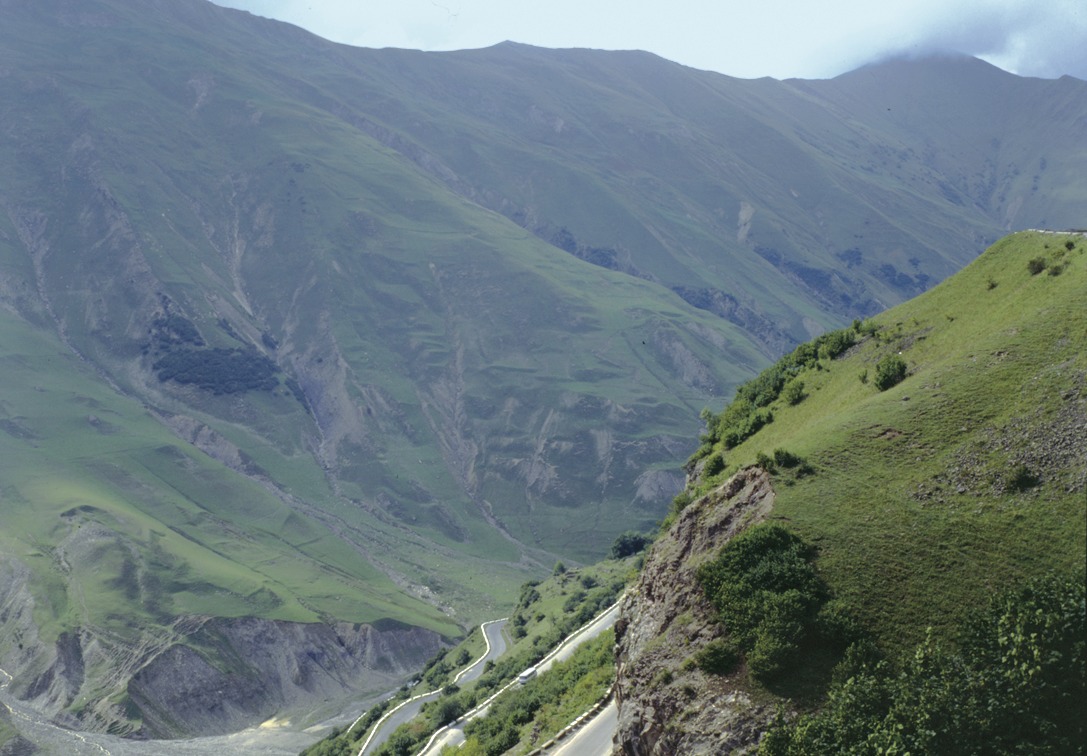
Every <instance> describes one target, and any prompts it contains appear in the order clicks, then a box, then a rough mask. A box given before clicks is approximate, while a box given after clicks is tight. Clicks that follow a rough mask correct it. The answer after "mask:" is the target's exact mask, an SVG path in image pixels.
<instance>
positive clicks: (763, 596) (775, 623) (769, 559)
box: [698, 525, 828, 681]
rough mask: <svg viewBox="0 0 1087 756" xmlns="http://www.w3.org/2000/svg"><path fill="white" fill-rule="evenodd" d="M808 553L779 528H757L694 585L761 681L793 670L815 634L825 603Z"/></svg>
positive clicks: (726, 550)
mask: <svg viewBox="0 0 1087 756" xmlns="http://www.w3.org/2000/svg"><path fill="white" fill-rule="evenodd" d="M814 557H815V550H814V548H813V547H811V546H809V545H808V544H806V543H804V542H803V541H802V540H801V539H800V538H799V537H797V536H795V535H793V534H792V533H790V532H789V531H788V530H786V529H785V528H783V527H781V526H780V525H760V526H757V527H754V528H752V529H750V530H747V531H745V532H744V533H741V534H740V535H738V536H736V537H735V538H733V539H732V540H731V541H729V542H728V543H727V544H726V545H725V547H724V548H722V549H721V553H720V554H719V555H718V557H717V558H716V559H714V560H713V561H711V562H708V563H706V564H705V565H703V566H702V567H701V568H700V569H699V571H698V580H699V583H701V585H702V589H703V590H704V591H705V593H706V597H707V598H708V599H709V601H710V603H712V604H713V606H714V608H715V609H716V610H717V612H718V614H719V616H720V618H721V620H722V622H724V625H725V629H726V630H727V631H728V633H729V635H730V637H731V639H732V640H733V641H734V642H735V644H736V646H737V647H738V648H739V649H740V650H741V651H742V652H744V653H745V654H746V655H747V662H748V666H749V668H750V670H751V674H752V675H753V676H754V677H755V678H757V679H760V680H763V681H766V680H770V679H773V678H776V677H778V676H780V674H781V673H782V672H784V671H785V670H787V669H789V667H790V666H792V665H793V664H794V662H795V661H796V659H797V657H798V655H799V654H800V650H801V646H802V645H803V644H804V643H805V642H806V641H807V640H809V639H810V638H811V637H812V636H813V635H814V634H815V633H816V631H817V623H816V617H817V615H818V613H819V610H820V608H821V607H822V606H823V604H824V603H825V602H826V601H827V598H828V592H827V588H826V585H825V584H824V583H823V581H822V580H821V579H820V578H819V577H818V575H816V573H815V568H814V567H813V566H812V560H813V559H814Z"/></svg>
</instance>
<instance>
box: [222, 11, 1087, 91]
mask: <svg viewBox="0 0 1087 756" xmlns="http://www.w3.org/2000/svg"><path fill="white" fill-rule="evenodd" d="M214 2H215V3H216V4H218V5H224V6H227V7H231V8H240V9H243V10H247V11H250V12H251V13H255V14H257V15H260V16H266V17H268V18H275V19H279V20H281V21H287V22H289V23H292V24H295V25H297V26H301V27H303V28H305V29H308V30H309V31H311V32H313V33H314V34H317V35H319V36H321V37H324V38H326V39H331V40H334V41H336V42H342V43H345V44H349V45H355V46H359V47H404V48H410V49H416V50H461V49H468V48H479V47H489V46H491V45H494V44H497V43H499V42H502V41H505V40H511V41H514V42H523V43H526V44H530V45H537V46H540V47H552V48H556V47H589V48H596V49H605V50H634V49H636V50H647V51H649V52H653V53H656V54H657V55H660V56H662V57H664V58H668V59H669V60H672V61H675V62H677V63H682V64H684V65H687V66H692V67H694V68H701V69H706V70H710V71H717V72H719V73H723V74H727V75H729V76H736V77H740V78H745V79H752V78H758V77H761V76H772V77H774V78H777V79H785V78H790V77H799V78H806V79H819V78H829V77H832V76H836V75H838V74H840V73H844V72H846V71H850V70H852V69H854V68H857V67H859V66H862V65H864V64H866V63H871V62H875V61H878V60H882V59H884V58H888V57H895V56H902V55H905V56H919V55H926V54H931V53H938V52H944V53H947V52H956V53H964V54H967V55H973V56H976V57H979V58H982V59H984V60H987V61H989V62H990V63H993V64H994V65H997V66H999V67H1000V68H1003V69H1004V70H1006V71H1011V72H1012V73H1017V74H1020V75H1022V76H1038V77H1043V78H1057V77H1059V76H1061V75H1064V74H1070V75H1072V76H1076V77H1077V78H1081V79H1087V0H742V2H741V1H740V0H638V2H625V3H620V2H618V1H617V0H607V1H605V0H546V1H543V2H541V1H540V0H214ZM617 9H618V10H617Z"/></svg>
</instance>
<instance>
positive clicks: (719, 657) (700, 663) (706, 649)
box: [693, 638, 740, 675]
mask: <svg viewBox="0 0 1087 756" xmlns="http://www.w3.org/2000/svg"><path fill="white" fill-rule="evenodd" d="M693 659H694V664H695V666H697V667H698V668H699V669H701V670H702V671H703V672H705V673H706V674H708V675H727V674H728V673H729V672H732V671H733V670H734V669H736V666H737V665H738V664H739V663H740V649H738V648H737V647H736V645H735V644H733V643H730V642H729V641H727V640H724V639H722V638H718V639H716V640H712V641H710V642H709V643H707V644H706V645H705V646H703V647H702V648H701V649H700V650H699V651H698V653H696V654H695V655H694V657H693Z"/></svg>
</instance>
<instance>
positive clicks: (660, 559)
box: [615, 468, 775, 756]
mask: <svg viewBox="0 0 1087 756" xmlns="http://www.w3.org/2000/svg"><path fill="white" fill-rule="evenodd" d="M773 504H774V489H773V487H772V485H771V483H770V476H769V475H768V474H767V473H766V472H765V471H763V470H761V469H759V468H748V469H746V470H743V471H741V472H739V473H737V474H736V475H734V476H733V477H732V478H730V479H729V480H728V481H726V482H725V483H724V484H722V485H721V486H719V487H718V488H716V489H714V490H713V491H711V492H710V493H708V494H706V495H705V496H703V497H702V498H700V499H698V500H697V501H695V502H693V503H691V504H690V505H689V506H688V507H687V508H686V509H685V510H684V511H683V512H682V513H681V514H680V516H679V517H678V518H677V520H676V522H675V524H674V525H673V526H672V528H671V529H670V530H669V531H668V532H667V533H666V534H664V535H662V536H661V538H660V539H659V540H658V541H657V542H656V544H654V546H653V549H652V551H651V552H650V553H649V555H648V557H647V558H646V561H645V566H644V567H643V569H642V572H641V576H640V578H639V579H638V583H637V585H636V586H635V588H634V589H633V590H632V591H630V592H629V593H628V594H627V598H626V599H625V600H624V602H623V605H622V607H621V614H620V617H619V620H618V622H617V623H616V625H615V637H616V643H617V650H616V682H615V698H616V701H617V702H618V705H619V724H618V729H617V733H616V738H615V742H617V743H619V744H620V746H619V752H620V753H622V754H624V755H625V756H648V755H649V754H675V753H685V754H693V753H746V752H748V751H752V750H754V747H755V746H756V745H757V743H758V739H759V735H760V733H761V732H762V731H763V729H764V728H765V727H766V725H767V723H768V722H769V721H770V720H771V719H772V718H773V716H774V713H775V709H774V708H773V706H765V705H760V704H758V703H756V702H754V701H752V699H751V698H750V696H749V695H748V694H747V693H746V692H744V691H743V690H741V689H739V688H738V687H737V686H736V685H734V682H733V681H734V680H735V679H736V678H737V677H739V676H742V675H743V669H742V668H741V669H738V670H737V671H736V672H735V673H733V675H730V676H717V675H708V674H706V673H704V672H702V671H701V670H699V669H698V668H696V667H694V666H693V665H692V664H685V662H686V661H687V660H689V659H691V658H692V657H693V656H694V654H696V653H697V652H698V650H699V649H700V648H702V647H703V646H705V645H706V644H707V643H708V642H710V641H712V640H714V639H715V638H719V637H721V635H722V634H723V628H722V626H721V623H720V622H719V621H718V620H717V619H716V616H715V614H716V613H715V612H714V610H713V607H712V606H710V604H709V602H708V601H707V600H706V598H705V597H704V595H703V593H702V589H701V588H700V587H699V585H698V583H697V581H696V579H695V572H696V571H697V569H698V567H699V565H700V564H702V563H703V562H705V561H706V560H707V559H709V558H711V557H713V556H715V555H716V554H717V552H718V551H719V550H720V548H721V546H723V545H724V544H725V543H726V542H727V541H728V539H729V538H731V537H732V536H734V535H736V534H737V533H739V532H740V531H742V530H743V529H744V528H747V527H749V526H750V525H752V524H754V523H757V522H760V521H762V520H763V519H765V518H766V517H767V515H768V514H769V512H770V510H771V508H772V507H773Z"/></svg>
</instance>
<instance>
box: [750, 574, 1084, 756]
mask: <svg viewBox="0 0 1087 756" xmlns="http://www.w3.org/2000/svg"><path fill="white" fill-rule="evenodd" d="M1084 599H1085V596H1084V579H1083V575H1082V573H1080V574H1078V575H1076V576H1074V577H1068V578H1057V577H1049V578H1046V579H1043V580H1039V581H1035V582H1033V583H1031V584H1029V585H1027V586H1026V587H1025V588H1024V589H1022V590H1020V591H1018V592H1016V593H1008V594H1005V595H1003V596H1000V597H998V598H997V599H996V600H994V601H993V603H992V605H991V606H990V608H989V609H988V611H986V612H984V613H980V614H979V615H976V616H975V618H974V619H972V620H970V621H968V623H967V626H966V630H965V632H964V633H963V637H962V638H961V640H960V642H959V644H958V651H957V652H951V651H947V650H945V649H942V648H941V647H940V646H938V645H937V644H936V643H934V642H933V641H932V639H931V637H930V638H929V639H927V640H926V641H925V642H923V643H922V644H920V645H919V646H918V647H917V649H916V651H915V652H914V653H913V654H912V655H911V656H910V657H909V658H908V659H907V660H906V662H905V663H904V664H903V667H902V669H901V670H898V671H896V670H894V669H892V668H891V666H890V665H889V664H887V663H886V662H883V661H880V660H878V658H876V659H873V658H869V659H863V658H861V657H862V656H863V652H862V653H852V652H853V651H854V649H856V648H857V647H856V646H855V647H852V648H851V650H850V651H851V652H850V653H847V655H846V660H845V662H843V664H842V666H843V667H845V666H849V667H850V669H849V670H848V673H837V672H836V673H835V680H836V682H835V685H834V687H833V688H832V689H831V691H830V695H829V697H828V700H827V703H826V705H825V706H824V707H823V709H822V710H821V711H820V712H819V713H818V714H810V715H804V716H801V717H800V718H798V719H797V720H795V721H793V722H786V721H785V720H784V718H779V719H778V721H777V722H775V723H774V725H773V726H772V727H771V728H770V731H769V732H768V733H767V735H766V737H765V738H763V740H762V742H761V743H760V746H759V753H760V754H763V755H764V756H792V755H794V754H796V755H797V756H799V755H801V754H810V753H934V754H940V753H955V754H965V755H971V754H978V755H979V756H980V754H990V753H992V754H997V753H1007V754H1013V753H1014V754H1066V753H1067V754H1083V753H1084V750H1085V749H1084V743H1085V742H1087V731H1085V726H1084V723H1085V721H1084V718H1083V711H1082V705H1083V701H1084V697H1085V696H1087V685H1085V680H1087V650H1085V649H1087V613H1085V611H1084ZM869 656H871V655H869ZM851 657H852V658H851Z"/></svg>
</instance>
